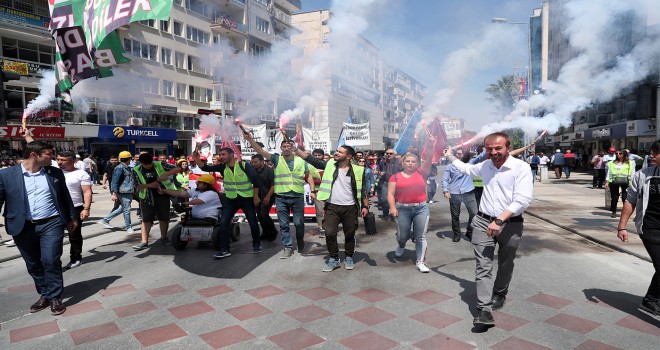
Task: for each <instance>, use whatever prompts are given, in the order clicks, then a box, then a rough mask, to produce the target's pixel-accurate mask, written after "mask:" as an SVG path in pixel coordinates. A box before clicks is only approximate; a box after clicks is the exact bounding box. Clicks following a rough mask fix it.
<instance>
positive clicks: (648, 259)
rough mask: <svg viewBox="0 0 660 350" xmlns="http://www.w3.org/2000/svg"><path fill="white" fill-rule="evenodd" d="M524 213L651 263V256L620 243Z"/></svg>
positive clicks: (528, 212)
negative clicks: (613, 242) (604, 239)
mask: <svg viewBox="0 0 660 350" xmlns="http://www.w3.org/2000/svg"><path fill="white" fill-rule="evenodd" d="M525 213H527V214H529V215H531V216H533V217H535V218H537V219H540V220H543V221H545V222H547V223H549V224H551V225H554V226H557V227H559V228H562V229H564V230H566V231H569V232H572V233H574V234H576V235H578V236H580V237H582V238H585V239H588V240H590V241H592V242H594V243H598V244H600V245H602V246H605V247H607V248H610V249H612V250H615V251H618V252H621V253H626V254H629V255H632V256H634V257H636V258H639V259H642V260H644V261H648V262H650V263H653V261H651V258H649V257H647V256H644V255H640V254H637V253H635V252H633V251H631V250H628V249H625V248H622V247H621V246H620V245H616V244H612V243H609V242H605V241H603V240H600V239H598V238H595V237H592V236H590V235H585V234H584V233H580V232H578V231H576V230H574V229H572V228H570V227H566V226H564V225H560V224H558V223H556V222H554V221H551V220H549V219H546V218H544V217H542V216H540V215H538V214H534V213H532V212H530V211H527V210H525Z"/></svg>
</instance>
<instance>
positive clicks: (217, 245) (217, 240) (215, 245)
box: [211, 225, 220, 250]
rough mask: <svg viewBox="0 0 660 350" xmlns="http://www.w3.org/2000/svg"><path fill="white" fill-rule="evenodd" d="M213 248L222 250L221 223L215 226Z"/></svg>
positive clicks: (212, 235)
mask: <svg viewBox="0 0 660 350" xmlns="http://www.w3.org/2000/svg"><path fill="white" fill-rule="evenodd" d="M211 248H213V249H214V250H220V225H216V226H214V227H213V233H212V234H211Z"/></svg>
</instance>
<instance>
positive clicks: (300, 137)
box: [293, 124, 305, 148]
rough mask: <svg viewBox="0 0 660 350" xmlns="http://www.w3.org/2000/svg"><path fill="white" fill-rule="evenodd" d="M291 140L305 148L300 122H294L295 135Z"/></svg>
mask: <svg viewBox="0 0 660 350" xmlns="http://www.w3.org/2000/svg"><path fill="white" fill-rule="evenodd" d="M293 142H295V143H297V144H298V146H299V147H302V148H305V144H304V140H303V134H302V128H301V127H300V124H296V136H294V137H293Z"/></svg>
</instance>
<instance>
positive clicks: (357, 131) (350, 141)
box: [344, 122, 371, 146]
mask: <svg viewBox="0 0 660 350" xmlns="http://www.w3.org/2000/svg"><path fill="white" fill-rule="evenodd" d="M344 135H345V137H344V140H345V141H344V142H345V143H346V145H348V146H369V145H371V136H370V134H369V123H368V122H367V123H364V124H349V123H344Z"/></svg>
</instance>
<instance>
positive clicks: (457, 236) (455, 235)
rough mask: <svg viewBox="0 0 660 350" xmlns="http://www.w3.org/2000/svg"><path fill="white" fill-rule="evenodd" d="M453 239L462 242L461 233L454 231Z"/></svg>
mask: <svg viewBox="0 0 660 350" xmlns="http://www.w3.org/2000/svg"><path fill="white" fill-rule="evenodd" d="M451 240H452V241H454V242H460V240H461V235H460V234H458V235H457V234H455V233H454V238H452V239H451Z"/></svg>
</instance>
